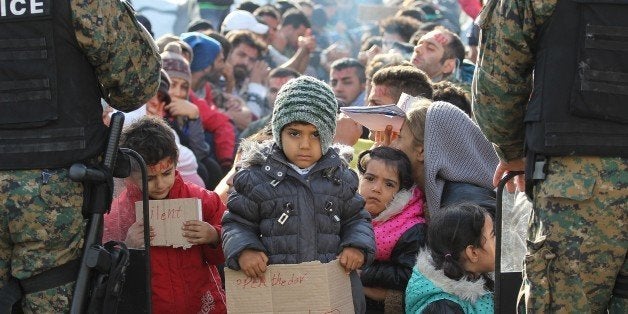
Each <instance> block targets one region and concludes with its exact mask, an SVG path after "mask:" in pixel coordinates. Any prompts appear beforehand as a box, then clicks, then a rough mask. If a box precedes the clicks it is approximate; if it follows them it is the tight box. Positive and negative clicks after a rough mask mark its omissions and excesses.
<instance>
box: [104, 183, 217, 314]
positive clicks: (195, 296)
mask: <svg viewBox="0 0 628 314" xmlns="http://www.w3.org/2000/svg"><path fill="white" fill-rule="evenodd" d="M189 197H193V198H199V199H201V204H202V212H203V221H205V222H207V223H209V224H211V225H212V226H213V227H214V228H216V231H217V232H218V234H219V235H220V231H221V229H222V227H221V225H220V220H221V218H222V214H223V213H224V212H225V210H226V207H225V205H224V204H223V203H222V201H221V200H220V198H219V197H218V195H217V194H216V193H214V192H211V191H208V190H206V189H203V188H201V187H199V186H197V185H194V184H191V183H186V182H184V181H183V179H182V178H181V176H180V175H179V173H178V172H177V173H176V174H175V181H174V184H173V186H172V188H171V189H170V192H169V193H168V197H167V198H168V199H175V198H189ZM141 199H142V196H141V192H140V190H139V189H138V188H137V187H135V186H127V188H126V189H125V190H124V191H122V193H121V194H120V195H119V196H118V197H117V198H116V199H114V200H113V203H112V204H111V211H110V212H109V214H107V215H105V228H104V232H103V241H104V242H107V241H109V240H118V241H124V239H125V238H126V233H127V231H128V230H129V227H130V226H131V225H132V224H133V223H134V222H135V202H136V201H139V200H141ZM224 260H225V257H224V254H223V252H222V248H221V246H220V245H216V247H213V246H211V245H208V244H204V245H194V246H192V247H191V248H188V249H185V250H184V249H182V248H173V247H157V246H153V247H151V249H150V262H151V263H150V265H151V271H152V277H151V284H152V303H153V304H152V306H153V312H154V313H226V312H227V310H226V299H225V293H224V291H223V289H222V282H221V279H220V275H219V274H218V269H217V268H216V266H215V265H218V264H222V263H224Z"/></svg>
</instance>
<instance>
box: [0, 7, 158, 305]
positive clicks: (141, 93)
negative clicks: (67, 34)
mask: <svg viewBox="0 0 628 314" xmlns="http://www.w3.org/2000/svg"><path fill="white" fill-rule="evenodd" d="M71 9H72V21H73V26H74V29H75V33H76V38H77V40H78V43H79V46H80V48H81V49H82V50H83V52H84V54H85V56H86V58H87V60H88V61H89V63H91V64H92V65H93V67H94V71H95V74H96V76H97V78H98V81H99V82H100V84H101V85H102V88H103V92H104V94H105V95H104V97H105V98H106V99H107V101H108V102H109V104H111V105H112V107H114V108H116V109H119V110H123V111H129V110H133V109H135V108H137V107H138V106H139V105H141V104H142V103H143V102H145V101H146V100H148V99H150V98H151V97H152V96H153V95H155V94H156V91H157V88H158V85H159V69H160V66H161V64H160V63H161V59H160V58H159V54H158V52H157V48H156V46H155V45H154V43H153V41H152V38H151V37H150V35H149V34H148V33H147V32H146V31H145V30H143V29H142V28H141V27H140V26H139V24H138V23H137V22H136V21H135V19H134V18H132V16H133V14H132V9H131V8H130V7H128V5H125V4H123V3H122V2H120V1H98V0H72V1H71ZM90 105H94V106H100V104H98V103H96V104H90ZM82 204H83V187H82V185H81V184H80V183H75V182H72V181H71V180H70V179H69V177H68V171H67V169H45V170H41V169H40V170H10V171H0V288H2V287H3V286H5V285H6V284H7V282H8V280H9V278H10V276H13V277H15V278H17V279H26V278H30V277H32V276H34V275H37V274H39V273H41V272H44V271H46V270H49V269H51V268H54V267H57V266H59V265H63V264H65V263H67V262H69V261H72V260H75V259H78V258H80V256H81V253H82V252H81V247H82V244H83V237H84V234H85V221H84V219H83V216H82V214H81V207H82ZM73 286H74V283H73V282H71V283H68V284H65V285H62V286H59V287H55V288H52V289H48V290H44V291H40V292H36V293H32V294H28V295H26V296H23V299H22V300H23V302H22V307H23V309H24V311H25V312H27V313H30V312H35V313H62V312H67V311H68V310H69V305H70V303H71V300H72V294H73ZM0 310H5V309H0Z"/></svg>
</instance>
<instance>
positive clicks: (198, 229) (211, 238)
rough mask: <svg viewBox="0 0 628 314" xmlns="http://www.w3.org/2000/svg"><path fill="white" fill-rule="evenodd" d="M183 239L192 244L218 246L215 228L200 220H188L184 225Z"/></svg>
mask: <svg viewBox="0 0 628 314" xmlns="http://www.w3.org/2000/svg"><path fill="white" fill-rule="evenodd" d="M181 229H183V237H184V238H186V239H187V240H188V242H190V243H192V244H216V243H218V232H217V231H216V228H214V226H212V225H210V224H209V223H207V222H204V221H200V220H188V221H186V222H184V223H183V227H181Z"/></svg>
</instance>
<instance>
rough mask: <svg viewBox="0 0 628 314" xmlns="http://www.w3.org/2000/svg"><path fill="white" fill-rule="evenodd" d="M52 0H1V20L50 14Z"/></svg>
mask: <svg viewBox="0 0 628 314" xmlns="http://www.w3.org/2000/svg"><path fill="white" fill-rule="evenodd" d="M51 4H52V0H0V22H2V21H6V20H14V19H27V18H37V17H47V16H50V6H51Z"/></svg>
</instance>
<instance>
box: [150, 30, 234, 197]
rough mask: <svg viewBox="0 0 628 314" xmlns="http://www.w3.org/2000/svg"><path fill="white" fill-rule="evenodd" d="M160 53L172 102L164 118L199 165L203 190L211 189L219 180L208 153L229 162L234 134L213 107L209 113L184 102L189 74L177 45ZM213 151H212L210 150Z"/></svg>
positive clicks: (202, 104) (201, 104)
mask: <svg viewBox="0 0 628 314" xmlns="http://www.w3.org/2000/svg"><path fill="white" fill-rule="evenodd" d="M165 49H166V51H164V52H163V53H162V54H161V58H162V61H163V68H164V70H166V72H168V75H169V76H170V80H171V84H170V90H169V92H168V93H169V95H170V97H171V98H172V101H171V102H170V103H169V104H168V105H166V106H165V111H166V117H167V119H168V121H169V123H170V125H171V126H172V127H173V128H174V129H175V130H176V131H177V134H178V135H179V138H181V141H182V142H183V144H184V145H185V146H187V147H189V148H190V149H192V151H193V152H194V155H195V156H196V159H197V161H198V163H199V170H198V172H199V174H200V175H201V177H202V178H203V180H204V181H205V185H206V186H207V188H210V189H213V188H214V187H215V186H216V185H217V184H218V182H220V179H221V178H222V175H223V173H222V169H221V166H220V165H219V164H218V162H217V161H216V159H214V158H213V156H212V153H214V154H215V155H217V157H219V158H220V160H223V159H224V160H225V162H227V165H230V164H231V160H232V159H233V150H234V143H235V134H234V129H233V125H232V124H231V122H229V118H228V117H227V116H226V115H224V114H222V113H220V112H219V111H218V110H217V109H216V108H215V107H214V109H213V110H212V109H211V108H209V106H208V105H207V103H205V101H204V100H202V99H200V100H198V101H197V102H198V104H194V103H191V102H190V101H188V97H189V93H190V84H191V80H192V74H191V72H190V65H189V63H188V61H187V60H186V59H185V58H184V57H183V55H181V47H180V46H179V44H178V43H177V42H175V43H170V44H168V45H167V46H166V48H165ZM205 130H207V131H208V132H210V133H211V134H213V142H212V143H211V145H212V146H211V147H210V146H209V144H208V143H207V142H206V141H205ZM212 148H213V151H212Z"/></svg>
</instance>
